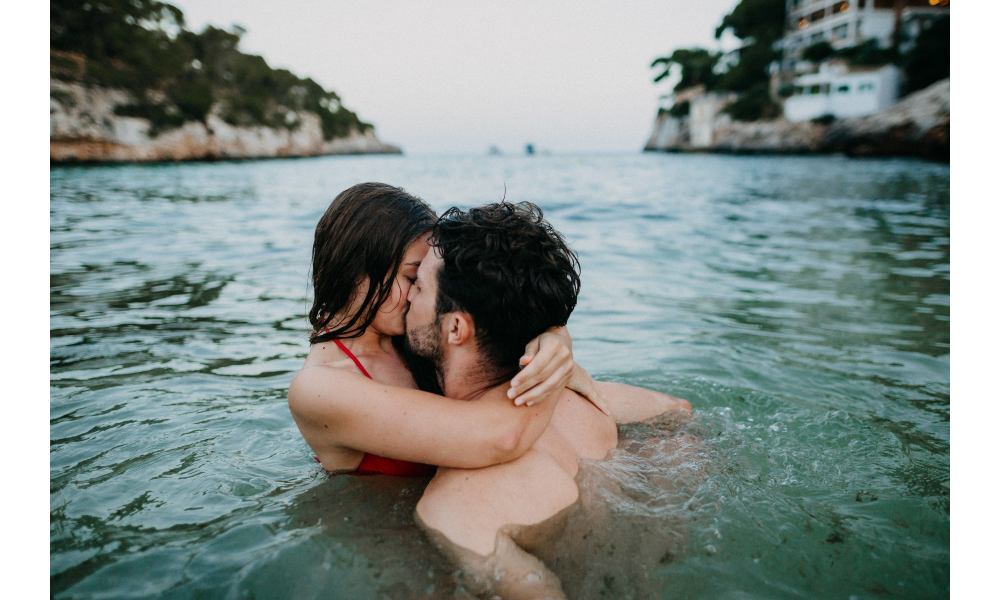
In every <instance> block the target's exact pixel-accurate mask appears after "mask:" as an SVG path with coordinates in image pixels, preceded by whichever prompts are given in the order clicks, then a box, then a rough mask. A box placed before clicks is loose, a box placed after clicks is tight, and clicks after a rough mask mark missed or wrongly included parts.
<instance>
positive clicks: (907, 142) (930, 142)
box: [645, 79, 951, 161]
mask: <svg viewBox="0 0 1000 600" xmlns="http://www.w3.org/2000/svg"><path fill="white" fill-rule="evenodd" d="M950 90H951V87H950V80H949V79H944V80H942V81H939V82H937V83H935V84H933V85H931V86H930V87H928V88H926V89H923V90H920V91H918V92H915V93H913V94H911V95H909V96H907V97H906V98H903V99H902V100H901V101H900V102H897V103H896V104H894V105H892V106H890V107H888V108H886V109H883V110H881V111H879V112H877V113H874V114H871V115H868V116H865V117H853V118H848V119H840V120H836V121H833V122H832V123H821V122H815V121H804V122H799V123H790V122H788V121H786V120H785V119H775V120H772V121H755V122H740V121H733V120H732V119H731V118H730V117H729V115H727V114H724V113H720V112H719V111H717V110H715V111H705V110H702V111H695V110H694V109H695V107H696V101H695V100H692V103H691V114H690V115H689V116H687V117H681V118H676V117H672V116H670V114H669V113H667V112H665V111H661V112H660V114H659V115H658V116H657V118H656V122H655V124H654V126H653V133H652V135H651V136H650V138H649V141H648V142H647V143H646V148H645V149H646V150H647V151H663V152H728V153H737V154H804V153H823V152H843V153H845V154H847V155H849V156H920V157H923V158H928V159H931V160H942V161H947V160H949V157H950V131H951V106H950ZM700 102H701V103H702V104H704V105H706V106H717V105H719V104H720V103H719V102H718V99H717V98H712V97H711V94H709V95H707V96H706V97H705V98H704V99H702V100H700ZM706 131H708V132H710V133H705V132H706ZM692 132H695V133H699V132H700V135H694V136H692Z"/></svg>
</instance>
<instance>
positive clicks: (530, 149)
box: [524, 144, 535, 156]
mask: <svg viewBox="0 0 1000 600" xmlns="http://www.w3.org/2000/svg"><path fill="white" fill-rule="evenodd" d="M524 152H525V153H526V154H527V155H529V156H531V155H532V154H534V153H535V145H534V144H528V145H527V146H525V147H524Z"/></svg>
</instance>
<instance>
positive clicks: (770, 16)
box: [715, 0, 785, 121]
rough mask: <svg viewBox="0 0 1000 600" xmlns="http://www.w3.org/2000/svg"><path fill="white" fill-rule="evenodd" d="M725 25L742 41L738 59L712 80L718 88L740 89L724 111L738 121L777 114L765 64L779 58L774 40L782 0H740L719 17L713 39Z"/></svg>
mask: <svg viewBox="0 0 1000 600" xmlns="http://www.w3.org/2000/svg"><path fill="white" fill-rule="evenodd" d="M727 29H731V30H732V32H733V35H735V36H736V37H738V38H740V40H742V42H743V47H742V48H740V51H739V61H738V62H737V63H736V64H735V65H733V66H732V67H730V68H729V70H728V71H726V72H725V73H723V74H722V75H720V76H719V79H718V82H717V84H716V89H719V90H729V91H733V92H741V96H740V98H739V99H738V100H737V101H736V102H734V103H733V104H731V105H730V106H729V107H728V108H727V109H726V110H727V112H729V113H730V114H731V115H732V116H733V118H735V119H738V120H742V121H755V120H758V119H767V118H772V117H776V116H778V115H779V114H780V108H779V107H778V105H777V104H776V103H775V102H774V101H773V100H771V96H770V93H769V91H768V82H769V79H770V76H769V75H768V72H767V68H768V65H770V64H771V63H772V62H774V61H776V60H780V59H781V52H780V51H777V50H775V49H774V43H775V42H777V41H778V40H779V39H781V37H782V35H783V34H784V31H785V0H741V1H740V3H739V4H737V5H736V7H735V8H733V12H731V13H729V14H728V15H726V16H725V17H723V19H722V23H721V24H720V25H719V27H718V28H716V30H715V37H716V39H718V38H720V37H722V34H723V33H724V32H725V31H726V30H727Z"/></svg>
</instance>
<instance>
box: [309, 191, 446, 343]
mask: <svg viewBox="0 0 1000 600" xmlns="http://www.w3.org/2000/svg"><path fill="white" fill-rule="evenodd" d="M436 220H437V218H436V215H435V214H434V211H433V210H431V207H430V206H428V205H427V204H426V203H425V202H424V201H423V200H421V199H419V198H417V197H415V196H412V195H410V194H407V193H406V191H405V190H403V189H401V188H397V187H393V186H391V185H386V184H384V183H359V184H358V185H355V186H353V187H350V188H348V189H346V190H344V191H343V192H341V193H340V194H339V195H338V196H337V197H336V198H335V199H334V200H333V202H331V203H330V207H329V208H327V209H326V213H325V214H324V215H323V217H322V218H321V219H320V220H319V224H317V225H316V237H315V240H314V242H313V252H312V281H313V292H314V300H313V305H312V309H311V310H310V311H309V322H310V323H311V324H312V327H313V332H312V334H311V335H310V339H309V341H310V343H313V344H316V343H319V342H327V341H330V340H333V339H335V338H354V337H358V336H360V335H361V334H362V333H364V331H365V329H367V328H368V326H369V325H371V324H372V321H374V320H375V315H376V313H377V312H378V309H379V308H380V307H381V306H382V303H383V302H385V301H386V299H388V297H389V294H390V293H391V292H392V283H393V281H394V280H395V279H396V275H397V274H398V272H399V266H400V263H401V262H402V261H403V255H404V254H405V253H406V249H407V248H408V247H409V246H410V244H412V243H413V242H414V240H416V239H417V238H418V237H420V236H421V235H423V234H425V233H427V232H428V231H430V230H431V228H432V227H433V226H434V222H435V221H436ZM365 277H368V282H369V285H368V292H367V293H366V294H365V297H364V299H363V300H362V301H361V303H360V308H359V309H358V311H357V312H356V313H355V314H353V315H350V316H349V317H347V318H346V319H344V320H342V321H339V322H334V319H335V318H336V316H337V313H339V312H341V311H343V310H345V309H347V308H348V307H350V305H351V302H352V300H353V298H354V295H355V293H356V291H357V289H358V286H359V285H360V284H361V282H362V281H364V279H365ZM324 328H329V332H324V331H323V329H324Z"/></svg>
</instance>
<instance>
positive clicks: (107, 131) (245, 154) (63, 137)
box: [49, 78, 402, 164]
mask: <svg viewBox="0 0 1000 600" xmlns="http://www.w3.org/2000/svg"><path fill="white" fill-rule="evenodd" d="M50 84H51V87H50V106H49V123H50V126H49V158H50V163H51V164H72V163H121V162H170V161H209V160H237V159H259V158H284V157H305V156H323V155H332V154H401V153H402V150H400V148H399V147H397V146H393V145H390V144H385V143H383V142H381V141H379V139H378V138H377V137H375V133H374V131H373V130H371V129H368V130H367V131H364V132H361V131H357V130H353V131H351V132H350V134H349V135H348V136H347V137H340V138H334V139H332V140H329V141H327V140H324V139H323V130H322V126H321V123H320V120H319V117H318V116H317V115H315V114H313V113H311V112H306V111H301V112H297V113H293V115H294V120H296V121H297V122H298V125H297V126H296V127H294V128H289V129H285V128H273V127H234V126H232V125H229V124H228V123H226V122H225V121H224V120H222V119H221V118H220V117H219V115H218V114H217V113H216V111H214V110H213V111H212V112H210V113H209V114H208V115H207V116H206V118H205V121H204V122H201V121H189V122H187V123H185V124H184V125H183V126H181V127H179V128H176V129H171V130H169V131H164V132H161V133H159V134H158V135H151V133H150V128H151V124H150V122H149V121H148V120H146V119H141V118H137V117H123V116H119V115H116V114H115V112H114V111H115V107H116V106H119V105H123V104H127V103H128V102H129V95H128V93H127V92H125V91H123V90H116V89H108V88H100V87H92V86H85V85H82V84H79V83H72V82H66V81H61V80H58V79H54V78H53V79H51V81H50Z"/></svg>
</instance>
